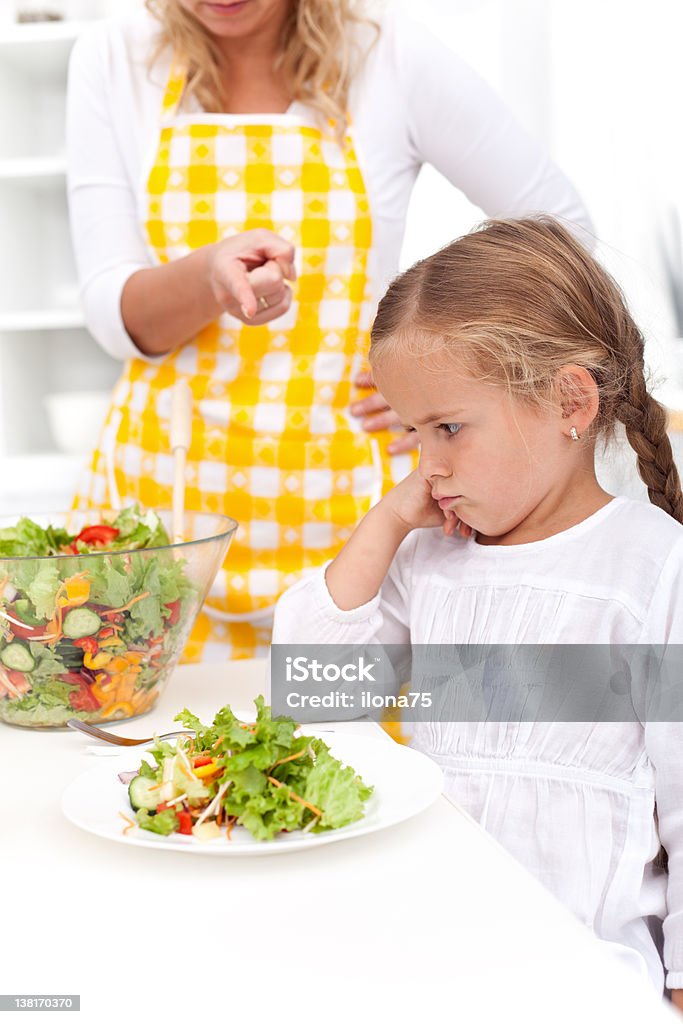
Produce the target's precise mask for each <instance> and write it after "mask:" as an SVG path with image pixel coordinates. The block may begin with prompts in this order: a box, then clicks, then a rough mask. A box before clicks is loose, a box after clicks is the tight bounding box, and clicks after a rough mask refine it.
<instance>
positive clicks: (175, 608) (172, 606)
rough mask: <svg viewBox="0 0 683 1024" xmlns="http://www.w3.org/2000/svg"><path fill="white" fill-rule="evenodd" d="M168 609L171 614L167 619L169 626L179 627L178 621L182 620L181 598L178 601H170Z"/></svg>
mask: <svg viewBox="0 0 683 1024" xmlns="http://www.w3.org/2000/svg"><path fill="white" fill-rule="evenodd" d="M166 607H167V608H168V610H169V613H170V614H169V616H168V618H167V619H166V622H167V624H168V625H169V626H175V625H177V624H178V620H179V619H180V598H178V600H177V601H169V603H168V604H167V605H166Z"/></svg>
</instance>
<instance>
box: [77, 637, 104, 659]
mask: <svg viewBox="0 0 683 1024" xmlns="http://www.w3.org/2000/svg"><path fill="white" fill-rule="evenodd" d="M73 644H74V647H80V649H81V650H82V651H87V652H88V654H91V655H93V656H94V655H95V654H97V652H98V650H99V646H98V643H97V640H96V639H95V637H94V636H84V637H81V639H80V640H74V642H73Z"/></svg>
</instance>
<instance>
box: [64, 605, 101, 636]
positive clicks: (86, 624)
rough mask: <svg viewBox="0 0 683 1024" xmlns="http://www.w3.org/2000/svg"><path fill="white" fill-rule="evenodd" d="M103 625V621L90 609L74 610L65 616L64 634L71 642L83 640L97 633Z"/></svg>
mask: <svg viewBox="0 0 683 1024" xmlns="http://www.w3.org/2000/svg"><path fill="white" fill-rule="evenodd" d="M101 625H102V619H101V618H100V617H99V615H96V614H95V612H92V611H90V609H89V608H74V609H73V611H70V612H68V613H67V614H66V615H65V616H64V622H63V623H62V632H63V633H64V636H68V637H69V639H70V640H82V639H83V637H84V636H92V635H93V634H94V633H97V631H98V629H99V628H100V626H101Z"/></svg>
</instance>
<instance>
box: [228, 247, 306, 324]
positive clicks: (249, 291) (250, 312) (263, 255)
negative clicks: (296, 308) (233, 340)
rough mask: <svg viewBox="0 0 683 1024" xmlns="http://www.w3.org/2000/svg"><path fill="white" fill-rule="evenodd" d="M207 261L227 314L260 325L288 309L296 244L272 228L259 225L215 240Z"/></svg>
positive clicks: (293, 274)
mask: <svg viewBox="0 0 683 1024" xmlns="http://www.w3.org/2000/svg"><path fill="white" fill-rule="evenodd" d="M208 260H209V262H208V273H209V283H210V287H211V291H212V293H213V295H214V298H215V299H216V301H217V302H218V303H219V305H220V306H221V308H222V309H223V310H224V311H225V312H226V313H229V314H230V315H231V316H234V317H237V319H238V320H241V321H242V322H243V323H245V324H250V325H253V326H258V325H260V324H265V323H268V322H269V321H270V320H275V319H276V318H277V317H279V316H282V314H283V313H286V312H287V310H288V309H289V307H290V305H291V303H292V289H291V288H290V286H289V284H288V282H289V281H294V280H295V278H296V270H295V269H294V246H292V245H290V243H289V242H287V241H285V239H284V238H280V236H279V235H276V234H275V233H274V232H273V231H267V230H265V229H261V228H259V229H257V230H255V231H244V232H243V233H242V234H240V235H235V236H234V237H233V238H226V239H224V240H223V241H222V242H216V243H215V244H214V245H213V246H212V247H211V251H210V253H209V257H208Z"/></svg>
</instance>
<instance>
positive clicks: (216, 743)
mask: <svg viewBox="0 0 683 1024" xmlns="http://www.w3.org/2000/svg"><path fill="white" fill-rule="evenodd" d="M224 739H225V736H219V737H218V739H217V740H216V742H215V743H214V745H213V746H212V747H211V749H212V750H215V749H216V747H220V745H221V743H222V742H223V740H224Z"/></svg>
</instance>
